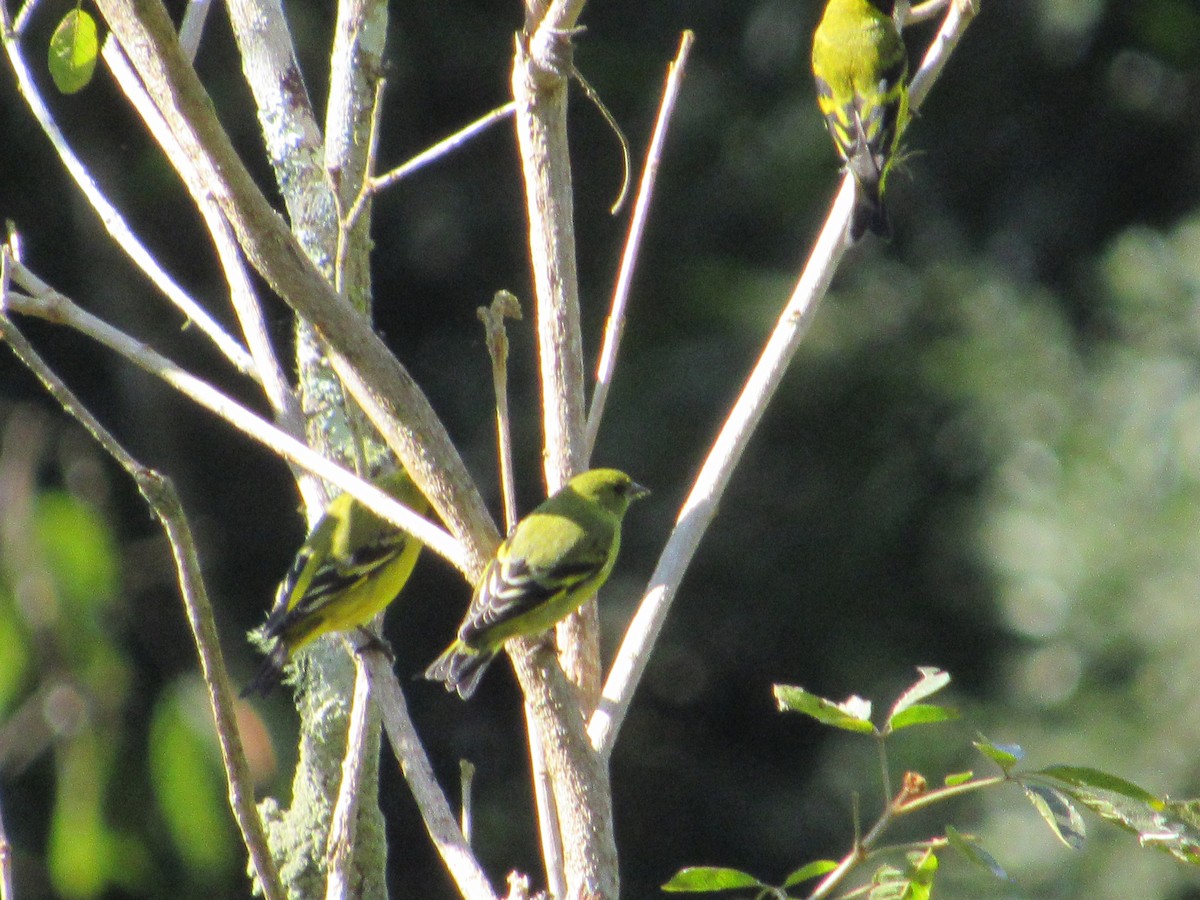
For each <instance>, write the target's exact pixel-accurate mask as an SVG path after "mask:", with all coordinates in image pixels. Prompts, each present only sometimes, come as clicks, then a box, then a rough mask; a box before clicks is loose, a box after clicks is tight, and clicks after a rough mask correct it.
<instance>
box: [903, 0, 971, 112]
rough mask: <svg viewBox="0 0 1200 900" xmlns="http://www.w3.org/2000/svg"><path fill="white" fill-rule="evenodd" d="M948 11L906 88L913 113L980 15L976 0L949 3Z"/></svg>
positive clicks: (958, 0) (954, 0)
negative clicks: (974, 20) (969, 26)
mask: <svg viewBox="0 0 1200 900" xmlns="http://www.w3.org/2000/svg"><path fill="white" fill-rule="evenodd" d="M949 3H950V9H949V11H948V12H947V13H946V18H945V20H944V21H943V22H942V27H941V28H939V29H938V33H937V34H936V35H935V36H934V38H933V41H932V42H930V44H929V49H928V50H927V51H926V52H925V58H924V59H922V60H921V68H920V69H918V70H917V74H916V75H914V76H913V80H912V83H911V84H910V85H909V86H908V106H909V109H911V110H913V111H914V112H915V111H916V110H917V108H918V107H919V106H920V105H921V104H922V103H924V102H925V97H926V96H928V94H929V89H930V88H932V87H933V84H934V82H935V81H937V79H938V77H939V76H940V75H941V74H942V70H943V69H944V68H946V63H947V62H948V61H949V59H950V54H951V53H953V52H954V48H955V47H957V46H958V42H959V41H960V40H961V39H962V36H963V34H964V32H966V30H967V26H968V25H970V24H971V20H972V19H974V18H975V14H976V13H978V12H979V8H978V5H977V4H978V0H949Z"/></svg>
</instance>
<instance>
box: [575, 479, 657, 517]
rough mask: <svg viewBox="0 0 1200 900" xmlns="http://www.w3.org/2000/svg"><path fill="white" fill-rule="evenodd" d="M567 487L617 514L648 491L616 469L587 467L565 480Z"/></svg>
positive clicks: (619, 514)
mask: <svg viewBox="0 0 1200 900" xmlns="http://www.w3.org/2000/svg"><path fill="white" fill-rule="evenodd" d="M567 487H569V488H570V489H571V490H572V491H574V492H575V493H576V494H578V495H579V496H580V497H583V498H584V499H585V500H590V501H592V502H593V503H597V504H599V505H600V506H602V507H604V508H605V509H606V510H608V511H609V512H611V513H614V514H615V515H618V516H623V515H625V511H626V510H627V509H629V504H630V503H632V502H633V501H634V500H640V499H641V498H642V497H645V496H646V495H647V494H649V493H650V491H648V490H647V489H646V488H644V487H642V486H641V485H640V484H638V483H637V482H636V481H634V480H633V479H632V478H630V477H629V476H628V475H626V474H625V473H624V472H621V471H618V470H617V469H589V470H588V471H587V472H581V473H580V474H578V475H576V476H575V477H574V478H572V479H571V480H570V481H569V482H567Z"/></svg>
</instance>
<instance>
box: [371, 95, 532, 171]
mask: <svg viewBox="0 0 1200 900" xmlns="http://www.w3.org/2000/svg"><path fill="white" fill-rule="evenodd" d="M516 108H517V104H516V101H513V100H510V101H509V102H508V103H505V104H504V105H503V106H497V107H496V108H495V109H493V110H492V111H491V112H489V113H484V114H483V115H482V116H480V117H479V118H478V119H476V120H475V121H474V122H472V123H471V124H470V125H467V126H465V127H463V128H460V129H459V130H458V131H456V132H454V134H452V135H450V136H449V137H446V138H442V140H440V141H438V142H437V143H436V144H434V145H433V146H432V147H429V148H428V149H426V150H422V151H421V152H420V153H418V154H417V155H416V156H414V157H413V158H412V159H410V160H409V161H408V162H406V163H403V164H401V165H399V166H396V168H394V169H389V170H388V171H387V172H384V173H383V174H382V175H377V176H375V177H373V178H372V179H371V182H370V185H369V187H370V191H371V193H372V194H378V193H379V192H380V191H382V190H386V189H387V188H390V187H391V186H392V185H393V184H395V183H396V182H397V181H400V180H401V179H404V178H407V177H408V176H409V175H411V174H412V173H413V172H415V171H417V170H418V169H420V168H422V167H424V166H427V165H429V163H431V162H433V161H434V160H436V159H438V158H439V157H442V156H445V155H446V154H448V153H450V152H451V151H452V150H457V149H458V148H459V147H461V146H463V145H464V144H466V143H467V142H468V141H470V140H471V139H472V138H473V137H475V136H476V135H478V134H481V133H482V132H484V131H487V129H489V128H491V127H492V126H493V125H495V124H496V123H497V122H499V121H501V120H503V119H507V118H508V117H509V116H511V115H512V114H513V111H514V110H515V109H516Z"/></svg>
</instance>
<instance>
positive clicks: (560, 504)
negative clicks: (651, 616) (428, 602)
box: [425, 469, 649, 700]
mask: <svg viewBox="0 0 1200 900" xmlns="http://www.w3.org/2000/svg"><path fill="white" fill-rule="evenodd" d="M647 493H649V491H647V490H646V489H645V488H644V487H642V486H641V485H639V484H637V483H636V482H634V481H633V480H632V479H631V478H630V477H629V476H628V475H626V474H625V473H624V472H618V471H617V470H616V469H592V470H590V471H587V472H584V473H582V474H580V475H576V476H575V477H574V478H572V479H571V480H570V481H568V482H567V484H566V485H565V486H564V487H563V488H562V489H561V490H559V491H558V492H557V493H556V494H554V495H553V496H552V497H550V498H549V499H547V500H546V501H545V502H544V503H542V505H541V506H539V507H538V508H537V509H535V510H534V511H533V512H531V513H530V514H529V515H527V516H526V517H525V518H523V519H522V520H521V521H520V522H518V523H517V527H516V528H514V529H513V531H512V534H510V535H509V536H508V538H507V539H506V540H505V541H504V542H503V543H502V544H501V545H500V547H499V549H498V550H497V551H496V556H495V558H494V559H493V560H492V561H491V562H490V563H489V564H488V567H487V569H486V570H485V571H484V573H483V577H482V578H481V579H480V580H479V584H478V586H477V587H476V588H475V595H474V597H472V599H471V606H470V608H469V609H468V610H467V616H466V618H465V619H464V620H463V623H462V625H461V626H460V627H459V629H458V639H457V640H456V641H454V643H453V644H451V645H450V646H449V647H448V648H447V649H446V651H445V652H444V653H442V655H441V656H439V657H438V658H437V659H436V660H435V661H434V663H433V664H432V665H431V666H430V667H429V668H428V669H426V670H425V677H426V678H427V679H429V680H430V681H441V682H443V683H444V684H445V687H446V690H448V691H457V692H458V695H459V696H460V697H462V698H463V699H464V700H465V699H467V698H469V697H470V696H471V695H472V694H474V693H475V688H476V687H478V685H479V680H480V679H481V678H482V677H483V673H484V671H485V670H486V669H487V667H488V664H489V663H490V662H491V661H492V659H493V658H494V657H495V656H496V654H497V653H498V652H499V651H500V649H501V648H502V647H503V646H504V642H505V641H507V640H508V639H509V638H513V637H518V636H522V637H528V636H532V635H536V634H540V633H541V632H543V631H545V630H546V629H547V628H549V627H550V626H551V625H553V624H554V623H555V622H557V621H558V620H559V619H562V618H564V617H565V616H566V615H567V614H568V613H571V612H574V611H575V610H576V609H578V608H579V606H580V605H581V604H582V603H583V602H584V601H585V600H587V599H588V598H589V597H591V596H592V595H593V594H595V593H596V591H598V590H599V589H600V586H601V585H602V584H604V582H605V581H606V580H607V578H608V575H609V573H610V572H611V571H612V567H613V563H615V562H616V559H617V551H618V550H619V549H620V547H621V522H622V520H623V519H624V518H625V513H626V511H627V510H628V509H629V504H630V503H632V502H633V501H634V500H637V499H639V498H641V497H644V496H646V494H647Z"/></svg>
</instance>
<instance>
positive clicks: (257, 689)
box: [240, 641, 288, 698]
mask: <svg viewBox="0 0 1200 900" xmlns="http://www.w3.org/2000/svg"><path fill="white" fill-rule="evenodd" d="M287 661H288V652H287V647H285V646H284V645H283V641H279V642H277V643H276V644H275V646H274V647H272V648H271V652H270V653H268V654H267V658H266V659H264V660H263V663H262V666H261V667H260V668H259V670H258V674H257V675H255V676H254V679H253V680H252V681H251V682H250V683H249V684H248V685H246V686H245V687H244V688H242V693H241V695H240V696H241V697H243V698H245V697H249V696H250V695H251V694H258V695H259V696H260V697H265V696H267V694H269V693H271V691H273V690H274V689H275V685H277V684H279V682H280V681H281V680H282V679H283V667H284V666H286V665H287Z"/></svg>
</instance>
